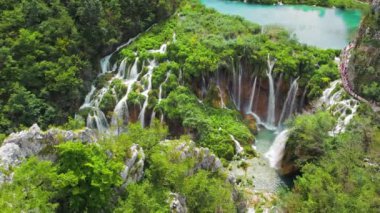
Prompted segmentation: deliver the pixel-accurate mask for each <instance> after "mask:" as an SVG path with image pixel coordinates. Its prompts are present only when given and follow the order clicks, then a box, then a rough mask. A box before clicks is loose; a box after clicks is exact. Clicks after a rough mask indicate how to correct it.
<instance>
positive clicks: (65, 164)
mask: <svg viewBox="0 0 380 213" xmlns="http://www.w3.org/2000/svg"><path fill="white" fill-rule="evenodd" d="M57 148H58V162H57V164H58V168H59V169H58V173H59V174H60V176H62V178H63V179H64V180H65V181H67V182H68V184H65V185H64V186H62V188H61V189H60V191H59V195H58V196H59V197H60V199H61V200H63V201H62V203H61V206H60V208H62V209H66V210H68V211H70V212H81V211H91V212H94V211H101V210H103V211H109V210H110V207H111V206H110V205H111V203H110V199H111V198H112V196H113V194H114V193H115V191H114V190H113V189H112V188H113V187H117V186H120V184H121V177H120V175H119V172H120V171H121V163H116V162H114V161H111V160H110V159H109V158H108V157H107V155H106V153H105V152H104V151H102V150H101V149H100V148H99V146H98V145H91V144H89V145H84V144H82V143H79V142H76V143H75V142H67V143H64V144H61V145H59V146H58V147H57Z"/></svg>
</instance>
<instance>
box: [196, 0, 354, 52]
mask: <svg viewBox="0 0 380 213" xmlns="http://www.w3.org/2000/svg"><path fill="white" fill-rule="evenodd" d="M201 2H202V3H203V4H204V5H206V6H207V7H210V8H214V9H216V10H217V11H219V12H221V13H224V14H229V15H239V16H242V17H244V18H246V19H247V20H249V21H252V22H254V23H258V24H260V25H264V26H266V25H279V26H282V27H284V28H285V29H287V30H288V31H289V32H290V33H291V34H292V35H294V36H295V37H296V38H297V39H298V40H299V41H300V42H301V43H304V44H308V45H312V46H316V47H320V48H334V49H341V48H343V47H344V46H346V45H347V44H348V42H349V41H350V40H351V39H352V37H353V35H354V34H355V32H356V31H357V29H358V27H359V24H360V20H361V12H360V11H359V10H341V9H334V8H323V7H314V6H306V5H282V6H281V5H259V4H247V3H243V2H237V1H226V0H201Z"/></svg>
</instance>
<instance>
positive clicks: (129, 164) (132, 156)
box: [121, 144, 145, 186]
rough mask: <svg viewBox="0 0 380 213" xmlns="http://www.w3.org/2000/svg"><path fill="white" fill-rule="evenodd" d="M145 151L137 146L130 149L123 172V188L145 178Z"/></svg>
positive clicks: (134, 145)
mask: <svg viewBox="0 0 380 213" xmlns="http://www.w3.org/2000/svg"><path fill="white" fill-rule="evenodd" d="M144 160H145V154H144V150H143V149H142V148H141V147H140V146H139V145H137V144H133V145H132V146H131V148H130V149H129V156H128V157H127V158H126V160H125V165H124V169H123V171H122V172H121V178H122V179H123V186H126V185H127V184H129V183H131V182H137V181H140V180H141V179H142V178H143V176H144Z"/></svg>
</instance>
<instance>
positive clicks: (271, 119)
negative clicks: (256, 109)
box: [267, 54, 276, 126]
mask: <svg viewBox="0 0 380 213" xmlns="http://www.w3.org/2000/svg"><path fill="white" fill-rule="evenodd" d="M267 64H268V70H267V76H268V80H269V98H268V114H267V123H268V124H269V125H271V126H273V125H274V123H275V120H276V99H275V94H274V82H273V76H272V71H273V68H274V65H275V60H274V61H271V60H270V56H269V54H268V59H267Z"/></svg>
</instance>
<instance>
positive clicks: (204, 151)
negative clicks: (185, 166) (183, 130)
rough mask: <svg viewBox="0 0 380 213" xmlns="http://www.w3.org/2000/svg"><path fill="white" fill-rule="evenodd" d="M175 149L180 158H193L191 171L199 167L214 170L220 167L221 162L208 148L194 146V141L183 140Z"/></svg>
mask: <svg viewBox="0 0 380 213" xmlns="http://www.w3.org/2000/svg"><path fill="white" fill-rule="evenodd" d="M175 149H176V150H177V151H179V152H180V159H181V160H184V159H187V158H192V159H194V160H195V166H194V168H193V171H192V173H193V172H196V171H198V170H199V169H204V170H209V171H212V172H216V171H217V170H218V169H220V168H222V162H221V161H220V159H219V158H218V157H216V156H215V155H214V154H212V153H211V152H210V150H209V149H208V148H203V147H200V148H198V147H195V143H194V142H183V143H181V144H180V145H178V146H177V147H176V148H175Z"/></svg>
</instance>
